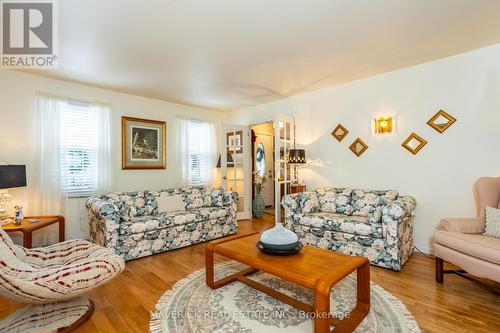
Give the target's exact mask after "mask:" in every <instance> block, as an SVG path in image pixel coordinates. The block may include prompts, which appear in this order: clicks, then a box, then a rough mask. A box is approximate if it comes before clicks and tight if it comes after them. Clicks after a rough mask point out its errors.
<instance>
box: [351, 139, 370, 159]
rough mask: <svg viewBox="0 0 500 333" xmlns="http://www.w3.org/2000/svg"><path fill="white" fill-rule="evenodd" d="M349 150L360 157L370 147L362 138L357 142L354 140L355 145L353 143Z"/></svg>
mask: <svg viewBox="0 0 500 333" xmlns="http://www.w3.org/2000/svg"><path fill="white" fill-rule="evenodd" d="M349 149H350V150H351V151H352V152H353V153H354V154H355V155H356V156H357V157H359V156H361V154H363V153H364V152H365V151H366V150H367V149H368V145H367V144H366V143H365V142H364V141H363V140H361V139H360V138H357V139H356V140H354V142H353V143H351V145H350V146H349Z"/></svg>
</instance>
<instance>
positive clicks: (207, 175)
mask: <svg viewBox="0 0 500 333" xmlns="http://www.w3.org/2000/svg"><path fill="white" fill-rule="evenodd" d="M176 127H177V129H176V131H177V135H176V141H177V142H176V143H177V145H176V146H175V148H176V152H175V155H176V158H177V160H176V161H175V162H176V163H175V167H174V170H175V171H174V174H175V178H178V179H176V182H177V183H178V184H179V185H180V184H183V185H186V184H192V185H197V184H200V185H201V184H204V185H211V184H212V182H213V180H214V171H215V159H216V156H215V139H216V137H215V126H214V124H213V123H209V122H204V121H198V120H191V119H179V121H178V123H177V126H176ZM179 171H180V173H179Z"/></svg>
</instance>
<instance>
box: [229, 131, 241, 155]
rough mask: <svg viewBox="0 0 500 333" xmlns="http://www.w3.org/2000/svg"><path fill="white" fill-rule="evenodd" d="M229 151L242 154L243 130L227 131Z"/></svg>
mask: <svg viewBox="0 0 500 333" xmlns="http://www.w3.org/2000/svg"><path fill="white" fill-rule="evenodd" d="M235 149H236V150H235ZM227 153H228V154H241V153H243V132H242V131H236V132H229V133H227Z"/></svg>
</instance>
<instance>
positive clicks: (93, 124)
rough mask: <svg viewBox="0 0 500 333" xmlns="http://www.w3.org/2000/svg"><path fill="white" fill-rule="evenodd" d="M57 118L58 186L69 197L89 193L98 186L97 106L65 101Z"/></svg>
mask: <svg viewBox="0 0 500 333" xmlns="http://www.w3.org/2000/svg"><path fill="white" fill-rule="evenodd" d="M59 121H60V124H59V126H60V127H59V128H60V159H61V186H62V190H63V191H64V192H65V193H67V194H68V196H69V197H83V196H89V195H91V194H92V193H95V192H96V191H97V188H98V172H99V168H98V167H99V166H98V152H99V151H98V149H99V114H98V110H97V109H96V108H94V107H92V106H91V105H85V104H79V103H73V102H65V103H63V107H62V110H61V113H60V117H59Z"/></svg>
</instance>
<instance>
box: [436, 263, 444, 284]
mask: <svg viewBox="0 0 500 333" xmlns="http://www.w3.org/2000/svg"><path fill="white" fill-rule="evenodd" d="M443 266H444V260H443V259H441V258H438V257H436V282H438V283H443V276H444V273H443Z"/></svg>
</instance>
